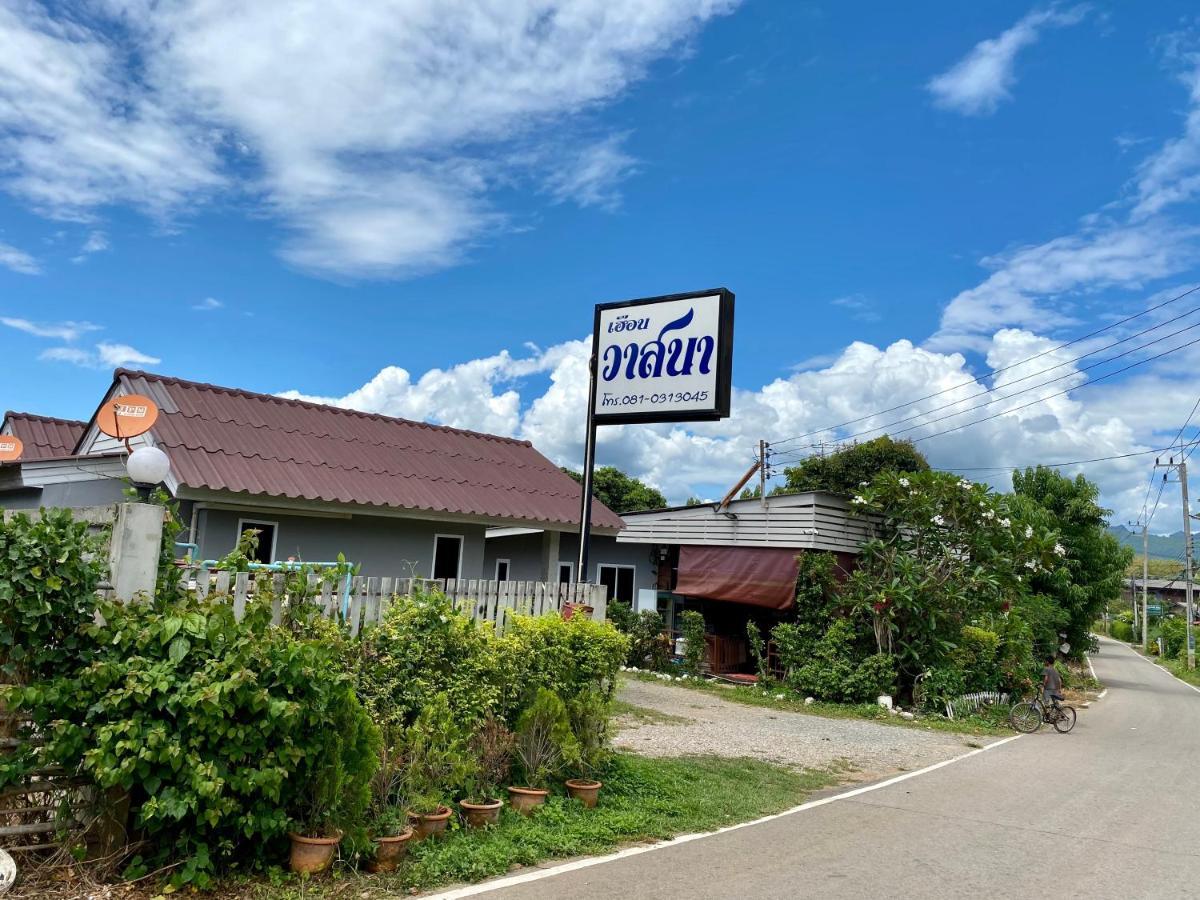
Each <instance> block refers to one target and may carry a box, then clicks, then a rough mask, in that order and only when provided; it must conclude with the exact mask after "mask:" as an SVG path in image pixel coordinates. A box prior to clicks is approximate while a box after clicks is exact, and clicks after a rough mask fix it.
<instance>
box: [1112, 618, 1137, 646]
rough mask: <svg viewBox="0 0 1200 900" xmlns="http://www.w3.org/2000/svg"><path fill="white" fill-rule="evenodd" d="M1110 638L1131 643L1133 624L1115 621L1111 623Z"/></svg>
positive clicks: (1119, 620)
mask: <svg viewBox="0 0 1200 900" xmlns="http://www.w3.org/2000/svg"><path fill="white" fill-rule="evenodd" d="M1112 636H1113V637H1114V638H1116V639H1117V640H1118V641H1125V642H1126V643H1132V642H1133V624H1132V623H1130V622H1124V621H1122V620H1121V619H1115V620H1114V621H1113V623H1112Z"/></svg>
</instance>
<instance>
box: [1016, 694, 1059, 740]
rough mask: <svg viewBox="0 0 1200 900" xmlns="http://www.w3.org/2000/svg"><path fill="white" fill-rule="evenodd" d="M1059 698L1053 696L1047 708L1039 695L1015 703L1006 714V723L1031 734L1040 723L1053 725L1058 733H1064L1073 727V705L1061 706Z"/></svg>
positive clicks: (1039, 726)
mask: <svg viewBox="0 0 1200 900" xmlns="http://www.w3.org/2000/svg"><path fill="white" fill-rule="evenodd" d="M1060 699H1061V698H1059V697H1057V696H1055V697H1054V698H1053V700H1052V701H1051V705H1050V706H1049V707H1048V708H1047V706H1046V704H1045V703H1044V702H1043V701H1042V700H1041V698H1039V697H1034V698H1033V699H1032V700H1025V701H1023V702H1021V703H1017V704H1015V705H1014V706H1013V708H1012V710H1011V711H1010V712H1009V714H1008V723H1009V724H1010V725H1011V726H1012V727H1013V728H1015V729H1016V730H1017V731H1020V732H1021V733H1023V734H1033V733H1034V732H1035V731H1037V730H1038V729H1039V728H1041V727H1042V725H1053V726H1054V730H1055V731H1057V732H1058V733H1059V734H1066V733H1067V732H1069V731H1070V730H1071V729H1072V728H1074V727H1075V707H1073V706H1063V705H1062V704H1061V703H1059V702H1058V701H1059V700H1060Z"/></svg>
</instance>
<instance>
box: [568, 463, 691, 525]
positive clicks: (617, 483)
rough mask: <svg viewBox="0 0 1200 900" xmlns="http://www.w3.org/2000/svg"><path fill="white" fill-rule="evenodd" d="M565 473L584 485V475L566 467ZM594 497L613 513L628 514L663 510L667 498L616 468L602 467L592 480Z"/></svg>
mask: <svg viewBox="0 0 1200 900" xmlns="http://www.w3.org/2000/svg"><path fill="white" fill-rule="evenodd" d="M563 471H564V472H566V473H567V474H568V475H570V476H571V477H572V478H574V479H575V480H576V481H577V482H579V484H583V474H582V473H580V472H575V471H573V470H571V469H568V468H566V467H564V468H563ZM592 496H593V497H595V498H596V499H597V500H599V501H600V502H601V503H603V504H604V505H605V506H607V507H608V508H609V509H611V510H612V511H613V512H615V513H617V514H620V513H627V512H633V511H634V510H638V509H662V508H663V507H664V506H666V505H667V498H666V497H664V496H663V494H662V492H661V491H659V490H657V489H656V488H652V487H650V486H649V485H648V484H645V483H644V482H642V481H639V480H638V479H636V478H634V477H632V476H630V475H626V474H625V473H624V472H622V471H621V470H620V469H618V468H617V467H616V466H601V467H600V468H598V469H597V470H596V472H595V474H594V476H593V478H592Z"/></svg>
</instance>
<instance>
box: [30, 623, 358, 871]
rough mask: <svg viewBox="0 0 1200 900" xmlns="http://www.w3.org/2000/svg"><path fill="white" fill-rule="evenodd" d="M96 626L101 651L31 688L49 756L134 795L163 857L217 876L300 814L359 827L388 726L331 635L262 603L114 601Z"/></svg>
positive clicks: (155, 854) (152, 857)
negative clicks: (311, 637)
mask: <svg viewBox="0 0 1200 900" xmlns="http://www.w3.org/2000/svg"><path fill="white" fill-rule="evenodd" d="M102 613H103V616H104V619H105V622H106V624H104V625H98V626H97V625H92V626H88V627H87V628H86V629H85V633H86V637H87V639H88V644H89V649H90V651H91V655H92V658H93V660H94V662H92V663H91V665H89V666H87V667H86V668H84V669H82V670H80V671H79V672H78V673H77V674H76V675H74V676H71V677H64V678H62V679H58V680H57V681H55V682H51V683H48V684H45V685H35V686H32V687H30V688H28V689H26V690H24V691H22V692H21V693H20V695H19V696H18V697H17V703H18V705H19V706H20V707H22V708H24V709H26V710H28V711H29V712H30V713H31V715H32V716H33V717H34V719H35V722H36V723H37V724H38V725H39V726H40V727H41V728H43V729H44V733H45V735H46V744H45V747H44V753H45V757H46V759H47V761H50V762H55V763H58V764H60V765H63V766H64V767H66V768H68V769H69V770H71V771H79V772H81V773H82V774H84V775H86V776H87V777H89V778H91V779H92V780H93V781H95V782H96V784H97V785H98V786H99V787H100V788H101V789H110V788H115V789H119V790H121V791H124V792H126V793H128V795H129V796H130V800H131V807H132V809H133V810H134V812H135V824H136V827H137V829H138V830H139V831H140V832H141V833H142V835H143V837H144V838H145V840H146V842H147V846H148V850H147V856H148V860H147V863H148V864H149V865H151V866H153V867H158V866H162V865H167V864H171V863H182V865H181V866H180V867H179V868H178V869H176V870H175V872H174V874H173V875H172V879H173V881H175V882H176V883H185V882H188V883H192V884H194V885H197V886H201V887H203V886H204V885H206V884H207V883H208V882H209V880H210V876H211V873H212V872H213V871H214V870H215V869H216V868H217V866H218V864H219V863H222V862H226V861H232V860H236V859H241V858H246V857H254V856H258V855H260V854H262V853H263V852H264V849H265V847H266V846H267V845H269V844H270V842H271V841H272V840H273V839H275V838H279V837H281V836H282V835H284V834H285V833H286V832H287V830H288V828H289V826H290V825H291V824H292V823H293V820H295V819H303V818H310V819H319V820H320V821H321V822H322V823H323V824H326V825H329V826H336V827H341V828H347V829H348V828H353V827H355V826H356V825H358V824H360V821H361V818H362V816H363V813H364V809H365V806H366V804H367V801H368V799H369V792H368V783H369V781H370V778H371V775H372V774H373V771H374V768H375V765H376V764H377V751H378V745H377V738H376V737H375V735H374V725H372V724H371V722H370V721H369V720H368V719H367V717H366V714H365V712H364V711H363V709H362V707H361V705H360V704H359V703H358V701H357V699H356V698H355V695H354V691H353V687H352V685H351V683H350V682H349V680H348V679H347V678H346V676H345V675H343V674H340V673H339V671H338V666H337V664H336V660H335V659H334V658H333V652H332V651H331V650H330V648H329V647H328V646H326V645H323V644H321V643H317V642H315V641H308V640H303V639H299V638H296V637H295V636H293V635H291V634H290V633H289V632H287V631H286V630H284V629H279V628H274V627H271V625H270V624H269V623H270V610H269V608H267V607H266V606H265V605H263V604H257V603H255V604H251V605H250V606H249V607H248V609H247V614H246V618H245V619H244V621H242V622H241V623H238V622H235V621H234V618H233V613H232V609H231V607H230V606H229V605H228V604H226V603H222V602H219V601H208V602H183V601H177V602H174V603H167V602H154V603H145V604H140V603H138V604H129V605H123V604H109V605H104V606H103V607H102Z"/></svg>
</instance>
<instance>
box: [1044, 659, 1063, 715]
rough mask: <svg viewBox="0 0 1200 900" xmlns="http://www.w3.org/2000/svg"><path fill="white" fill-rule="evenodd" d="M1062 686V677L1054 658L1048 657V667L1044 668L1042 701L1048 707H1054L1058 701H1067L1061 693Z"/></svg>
mask: <svg viewBox="0 0 1200 900" xmlns="http://www.w3.org/2000/svg"><path fill="white" fill-rule="evenodd" d="M1062 686H1063V680H1062V675H1060V674H1059V672H1058V669H1057V668H1055V666H1054V656H1053V655H1051V656H1047V657H1046V665H1045V666H1043V667H1042V699H1043V700H1044V701H1045V702H1046V706H1048V707H1049V706H1054V705H1056V703H1057V701H1059V700H1063V699H1065V698H1064V697H1063V695H1062V694H1061V693H1059V692H1060V691H1061V690H1062Z"/></svg>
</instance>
